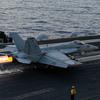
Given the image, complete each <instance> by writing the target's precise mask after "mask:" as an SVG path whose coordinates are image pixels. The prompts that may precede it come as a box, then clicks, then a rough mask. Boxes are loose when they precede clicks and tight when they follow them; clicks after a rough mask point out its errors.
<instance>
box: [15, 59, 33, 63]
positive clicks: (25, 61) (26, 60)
mask: <svg viewBox="0 0 100 100" xmlns="http://www.w3.org/2000/svg"><path fill="white" fill-rule="evenodd" d="M16 60H17V61H18V62H20V63H23V64H31V62H32V61H31V60H30V59H26V58H25V59H24V58H16Z"/></svg>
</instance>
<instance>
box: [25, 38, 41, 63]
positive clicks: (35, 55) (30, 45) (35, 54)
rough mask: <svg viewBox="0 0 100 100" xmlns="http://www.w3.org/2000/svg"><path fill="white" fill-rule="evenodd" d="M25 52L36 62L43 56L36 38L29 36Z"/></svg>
mask: <svg viewBox="0 0 100 100" xmlns="http://www.w3.org/2000/svg"><path fill="white" fill-rule="evenodd" d="M24 52H25V53H26V54H27V55H29V57H30V58H31V60H33V61H34V62H36V61H38V60H39V59H40V57H41V54H42V53H41V50H40V48H39V45H38V43H37V41H36V40H35V38H28V39H27V40H26V42H25V47H24Z"/></svg>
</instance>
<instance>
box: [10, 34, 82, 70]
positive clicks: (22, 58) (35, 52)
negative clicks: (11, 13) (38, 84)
mask: <svg viewBox="0 0 100 100" xmlns="http://www.w3.org/2000/svg"><path fill="white" fill-rule="evenodd" d="M10 36H11V37H12V38H13V40H14V44H15V45H16V48H17V50H16V52H12V55H13V57H14V58H15V59H16V60H17V61H18V62H20V63H24V64H31V63H40V64H45V65H50V66H54V67H60V68H68V67H69V66H72V65H78V64H80V63H79V62H77V61H75V60H72V59H70V58H69V57H68V56H66V55H65V54H64V53H62V52H60V51H58V50H51V51H44V50H42V49H41V48H40V47H39V45H38V43H37V41H36V39H35V38H27V40H26V41H24V40H23V39H22V38H21V37H20V36H19V35H18V34H16V33H10Z"/></svg>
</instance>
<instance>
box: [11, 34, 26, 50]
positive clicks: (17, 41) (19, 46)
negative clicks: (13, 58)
mask: <svg viewBox="0 0 100 100" xmlns="http://www.w3.org/2000/svg"><path fill="white" fill-rule="evenodd" d="M10 37H11V38H12V39H13V40H14V43H15V45H16V47H17V49H18V51H23V50H24V45H25V41H24V40H23V39H22V38H21V37H20V36H19V35H18V33H17V32H11V33H10Z"/></svg>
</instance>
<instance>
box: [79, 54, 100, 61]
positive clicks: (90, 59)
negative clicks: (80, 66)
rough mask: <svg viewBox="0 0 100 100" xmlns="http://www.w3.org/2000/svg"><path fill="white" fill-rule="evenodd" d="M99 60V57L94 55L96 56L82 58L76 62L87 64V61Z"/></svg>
mask: <svg viewBox="0 0 100 100" xmlns="http://www.w3.org/2000/svg"><path fill="white" fill-rule="evenodd" d="M99 59H100V55H96V56H89V57H82V58H79V59H77V60H78V61H80V62H87V61H93V60H99Z"/></svg>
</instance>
